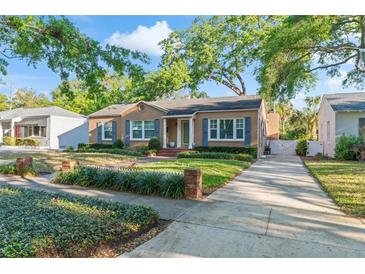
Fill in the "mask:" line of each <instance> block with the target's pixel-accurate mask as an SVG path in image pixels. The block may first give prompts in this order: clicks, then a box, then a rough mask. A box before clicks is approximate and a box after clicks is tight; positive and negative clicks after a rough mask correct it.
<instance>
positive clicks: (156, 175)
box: [53, 167, 185, 199]
mask: <svg viewBox="0 0 365 274" xmlns="http://www.w3.org/2000/svg"><path fill="white" fill-rule="evenodd" d="M53 182H54V183H58V184H68V185H79V186H86V187H96V188H104V189H111V190H116V191H124V192H134V193H138V194H144V195H159V196H163V197H168V198H173V199H178V198H182V197H183V196H184V190H185V188H184V176H183V174H182V173H177V172H159V171H144V170H134V169H106V168H98V167H80V168H77V169H74V170H70V171H67V172H63V173H61V172H60V173H57V174H56V176H55V178H54V179H53Z"/></svg>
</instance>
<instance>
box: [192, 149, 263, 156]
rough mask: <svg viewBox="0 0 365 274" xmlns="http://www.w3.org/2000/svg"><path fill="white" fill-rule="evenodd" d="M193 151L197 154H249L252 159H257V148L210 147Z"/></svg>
mask: <svg viewBox="0 0 365 274" xmlns="http://www.w3.org/2000/svg"><path fill="white" fill-rule="evenodd" d="M194 150H195V151H199V152H225V153H236V154H239V153H245V154H250V155H252V157H254V158H256V157H257V147H223V146H222V147H218V146H211V147H195V148H194Z"/></svg>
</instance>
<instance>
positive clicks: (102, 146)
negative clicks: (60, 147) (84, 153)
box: [77, 143, 114, 149]
mask: <svg viewBox="0 0 365 274" xmlns="http://www.w3.org/2000/svg"><path fill="white" fill-rule="evenodd" d="M77 148H78V149H105V148H106V149H109V148H114V144H99V143H95V144H94V143H93V144H85V143H79V144H78V145H77Z"/></svg>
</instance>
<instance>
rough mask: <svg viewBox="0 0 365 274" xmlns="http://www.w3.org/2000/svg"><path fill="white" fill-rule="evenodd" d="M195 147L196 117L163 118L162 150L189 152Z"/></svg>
mask: <svg viewBox="0 0 365 274" xmlns="http://www.w3.org/2000/svg"><path fill="white" fill-rule="evenodd" d="M193 147H194V117H192V116H181V117H169V116H165V117H163V118H162V148H163V149H171V150H179V149H180V150H187V149H192V148H193Z"/></svg>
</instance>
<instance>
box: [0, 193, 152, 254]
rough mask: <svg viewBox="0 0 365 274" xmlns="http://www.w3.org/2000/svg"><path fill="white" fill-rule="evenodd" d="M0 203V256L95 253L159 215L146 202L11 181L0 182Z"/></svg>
mask: <svg viewBox="0 0 365 274" xmlns="http://www.w3.org/2000/svg"><path fill="white" fill-rule="evenodd" d="M0 204H1V207H0V220H1V222H0V257H89V256H97V255H98V252H103V251H104V250H105V249H107V250H108V248H111V247H112V246H113V245H115V244H120V245H122V244H123V243H124V242H126V241H127V240H129V239H130V238H133V237H134V236H136V235H137V234H138V233H139V232H141V231H144V230H148V229H149V228H150V227H151V226H152V225H154V224H155V222H156V220H157V218H158V213H157V212H156V211H155V210H153V209H152V208H150V207H147V206H138V205H127V204H122V203H117V202H106V201H102V200H97V199H91V198H83V197H75V196H71V195H65V194H50V193H45V192H38V191H32V190H25V189H19V188H15V187H0ZM111 253H112V252H111ZM109 254H110V253H109ZM117 254H118V253H117ZM117 254H113V253H112V254H111V255H117Z"/></svg>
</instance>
